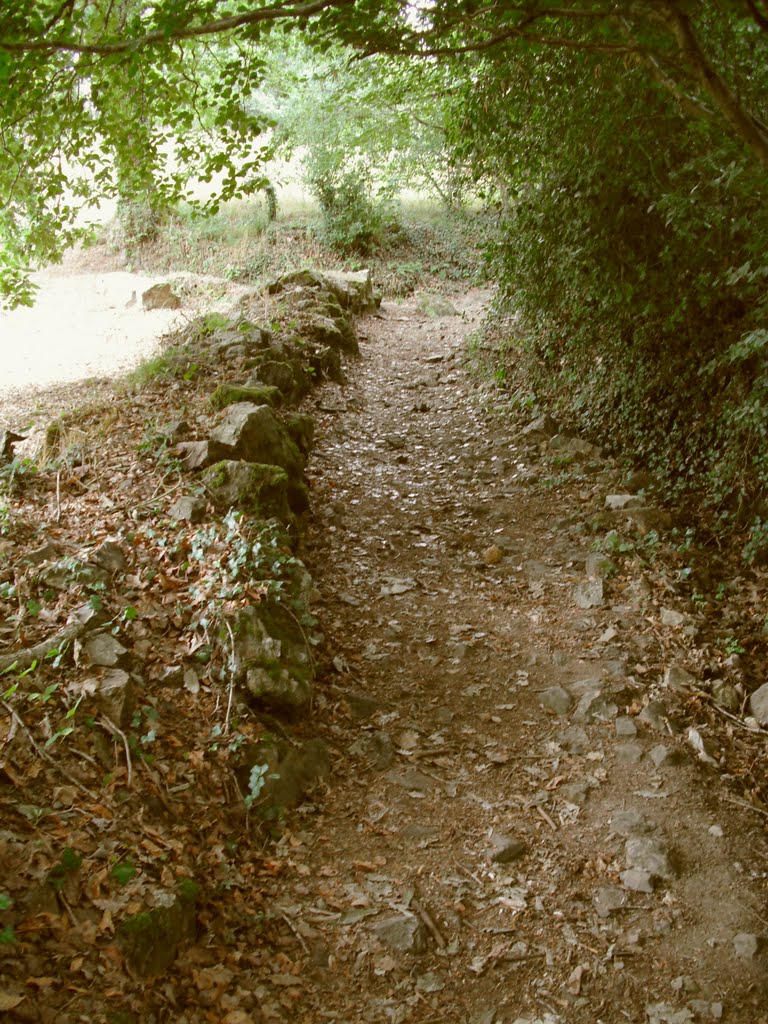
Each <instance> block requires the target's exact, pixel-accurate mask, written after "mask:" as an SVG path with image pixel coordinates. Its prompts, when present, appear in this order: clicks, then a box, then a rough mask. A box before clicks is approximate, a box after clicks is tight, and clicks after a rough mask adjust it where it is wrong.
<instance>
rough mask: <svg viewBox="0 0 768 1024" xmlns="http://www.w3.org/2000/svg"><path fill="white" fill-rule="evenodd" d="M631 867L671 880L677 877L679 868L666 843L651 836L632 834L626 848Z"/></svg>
mask: <svg viewBox="0 0 768 1024" xmlns="http://www.w3.org/2000/svg"><path fill="white" fill-rule="evenodd" d="M624 855H625V857H626V859H627V863H628V864H629V866H630V867H631V868H635V869H636V870H639V871H647V872H648V874H649V875H650V876H651V878H652V879H654V878H661V879H664V880H666V881H669V880H671V879H673V878H676V877H677V874H678V872H677V869H676V867H675V865H674V862H673V857H672V854H671V853H670V851H669V850H668V848H667V845H666V843H664V842H663V840H661V839H656V838H652V837H650V836H630V837H629V838H628V839H627V844H626V847H625V850H624Z"/></svg>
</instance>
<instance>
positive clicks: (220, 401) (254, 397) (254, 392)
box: [210, 384, 282, 409]
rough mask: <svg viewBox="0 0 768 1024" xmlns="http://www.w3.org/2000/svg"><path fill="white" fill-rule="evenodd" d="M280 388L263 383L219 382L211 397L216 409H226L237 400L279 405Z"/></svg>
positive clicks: (254, 403) (256, 403)
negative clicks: (255, 385)
mask: <svg viewBox="0 0 768 1024" xmlns="http://www.w3.org/2000/svg"><path fill="white" fill-rule="evenodd" d="M281 397H282V396H281V393H280V389H279V388H276V387H271V386H269V385H266V384H265V385H263V386H262V387H248V386H246V385H245V384H219V386H218V387H217V388H216V390H215V391H214V392H213V394H212V395H211V397H210V403H211V405H212V406H213V408H214V409H225V408H226V407H227V406H228V405H235V403H236V402H251V403H252V404H253V405H279V404H280V400H281Z"/></svg>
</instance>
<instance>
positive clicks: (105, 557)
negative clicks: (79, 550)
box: [88, 540, 128, 573]
mask: <svg viewBox="0 0 768 1024" xmlns="http://www.w3.org/2000/svg"><path fill="white" fill-rule="evenodd" d="M88 561H89V562H93V563H94V564H95V565H98V566H99V568H100V569H104V570H105V571H106V572H111V573H114V572H125V570H126V569H127V568H128V559H127V558H126V557H125V553H124V552H123V549H122V548H121V547H120V545H119V544H116V543H115V542H114V541H113V540H105V541H104V543H103V544H99V546H98V547H97V548H95V549H94V550H93V551H92V552H91V554H90V555H89V556H88Z"/></svg>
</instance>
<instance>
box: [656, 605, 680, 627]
mask: <svg viewBox="0 0 768 1024" xmlns="http://www.w3.org/2000/svg"><path fill="white" fill-rule="evenodd" d="M684 622H685V616H684V615H683V614H682V612H678V611H675V609H674V608H662V609H661V624H662V626H672V627H673V628H674V629H676V628H677V627H678V626H682V625H683V624H684Z"/></svg>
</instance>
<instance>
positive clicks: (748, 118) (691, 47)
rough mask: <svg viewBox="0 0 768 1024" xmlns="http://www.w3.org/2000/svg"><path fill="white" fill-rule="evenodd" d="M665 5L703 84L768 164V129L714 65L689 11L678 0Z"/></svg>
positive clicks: (684, 51)
mask: <svg viewBox="0 0 768 1024" xmlns="http://www.w3.org/2000/svg"><path fill="white" fill-rule="evenodd" d="M664 8H665V19H666V21H667V24H668V25H669V27H670V29H671V31H672V32H673V34H674V36H675V39H676V40H677V43H678V46H679V47H680V50H681V51H682V53H683V54H684V55H685V57H686V58H687V60H688V63H689V64H690V66H691V69H692V71H693V73H694V74H695V76H696V78H697V79H698V81H699V83H700V84H701V86H702V88H703V89H705V90H706V92H707V93H708V95H709V96H710V97H711V99H712V101H713V102H714V104H715V105H716V106H717V108H718V109H719V110H720V113H721V114H722V115H723V117H724V118H725V120H726V121H727V122H728V124H729V125H730V126H731V128H732V129H733V131H734V132H735V133H736V135H737V136H738V137H739V138H740V139H741V140H742V142H744V143H745V144H746V145H747V146H749V148H750V149H751V150H752V152H753V153H754V154H755V156H756V157H757V159H758V160H759V161H760V163H761V164H762V165H763V166H764V167H766V168H768V133H766V131H765V129H764V128H763V127H762V126H761V125H760V123H759V122H758V121H757V120H756V119H755V118H754V117H753V116H752V115H751V114H750V113H749V111H747V110H745V109H744V108H743V107H742V106H741V104H740V103H739V101H738V100H737V99H736V97H735V96H734V95H733V93H732V92H731V90H730V89H729V88H728V85H727V83H726V82H725V81H724V80H723V79H722V78H721V76H720V75H719V74H718V73H717V71H716V70H715V69H714V68H713V67H712V65H711V64H710V62H709V61H708V59H707V57H706V55H705V53H704V51H703V50H702V48H701V45H700V43H699V40H698V39H697V37H696V33H695V32H694V29H693V26H692V25H691V20H690V18H689V17H688V15H687V14H685V13H684V12H683V11H681V10H680V8H679V7H678V6H677V4H676V3H674V2H670V3H666V4H665V5H664Z"/></svg>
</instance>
